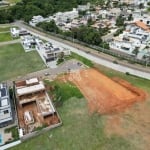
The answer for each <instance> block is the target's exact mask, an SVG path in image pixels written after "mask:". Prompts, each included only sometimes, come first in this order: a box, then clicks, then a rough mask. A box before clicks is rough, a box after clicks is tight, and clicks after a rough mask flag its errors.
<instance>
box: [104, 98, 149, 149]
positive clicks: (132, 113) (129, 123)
mask: <svg viewBox="0 0 150 150" xmlns="http://www.w3.org/2000/svg"><path fill="white" fill-rule="evenodd" d="M149 105H150V99H149V100H147V101H144V102H141V103H138V104H135V105H133V106H132V107H130V108H127V109H126V110H125V111H124V112H120V113H116V114H112V115H108V116H106V126H105V132H106V134H107V136H111V135H112V134H116V135H120V136H123V137H124V138H126V139H128V140H130V141H131V143H132V144H134V145H135V146H137V149H139V150H146V149H148V148H149V147H150V142H149V140H150V109H149Z"/></svg>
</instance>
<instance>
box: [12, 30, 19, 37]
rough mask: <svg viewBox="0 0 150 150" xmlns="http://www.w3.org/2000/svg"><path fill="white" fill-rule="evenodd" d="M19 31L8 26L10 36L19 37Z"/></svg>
mask: <svg viewBox="0 0 150 150" xmlns="http://www.w3.org/2000/svg"><path fill="white" fill-rule="evenodd" d="M19 32H20V30H18V29H17V28H10V33H11V36H12V37H19Z"/></svg>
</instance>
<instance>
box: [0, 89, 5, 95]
mask: <svg viewBox="0 0 150 150" xmlns="http://www.w3.org/2000/svg"><path fill="white" fill-rule="evenodd" d="M0 92H1V97H4V96H6V89H5V88H2V89H0Z"/></svg>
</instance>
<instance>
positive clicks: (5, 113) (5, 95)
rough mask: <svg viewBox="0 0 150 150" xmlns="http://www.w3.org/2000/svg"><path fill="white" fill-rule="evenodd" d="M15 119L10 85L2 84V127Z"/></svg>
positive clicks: (0, 121)
mask: <svg viewBox="0 0 150 150" xmlns="http://www.w3.org/2000/svg"><path fill="white" fill-rule="evenodd" d="M12 120H13V116H12V109H11V102H10V97H9V91H8V87H7V85H6V84H5V83H1V84H0V127H3V126H6V125H8V124H9V123H10V122H11V121H12Z"/></svg>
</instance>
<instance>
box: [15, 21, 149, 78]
mask: <svg viewBox="0 0 150 150" xmlns="http://www.w3.org/2000/svg"><path fill="white" fill-rule="evenodd" d="M15 25H17V26H19V27H23V28H25V29H27V30H29V31H30V32H31V33H32V34H33V35H35V36H39V37H40V38H41V39H44V40H46V41H50V42H52V43H54V44H56V45H59V46H62V47H64V48H67V49H70V50H71V51H73V52H75V53H77V54H79V55H81V56H83V57H86V58H88V59H90V60H92V61H93V62H95V63H98V64H101V65H104V66H106V67H109V68H112V69H114V70H117V71H120V72H123V73H126V72H129V73H130V74H133V75H136V76H138V77H142V78H146V79H150V70H149V68H144V67H143V68H140V69H139V66H138V68H135V67H134V66H132V67H131V65H130V66H129V65H127V64H126V65H123V64H114V63H113V62H112V58H111V57H108V56H107V59H106V58H104V55H103V56H102V57H101V56H100V55H101V54H99V55H96V56H95V53H94V55H93V54H91V53H89V54H87V53H85V52H84V51H82V49H80V47H79V44H74V46H73V45H72V43H71V42H68V41H65V43H64V40H62V39H59V38H56V37H52V36H50V35H48V34H45V33H42V32H40V31H37V30H35V29H33V28H31V27H29V26H27V25H24V24H23V23H21V22H17V23H15ZM70 43H71V44H70ZM87 49H89V48H86V51H87ZM90 50H92V49H90ZM113 60H114V58H113ZM129 67H130V68H129Z"/></svg>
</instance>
